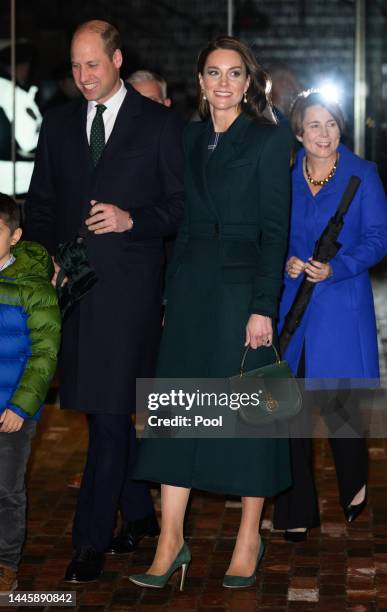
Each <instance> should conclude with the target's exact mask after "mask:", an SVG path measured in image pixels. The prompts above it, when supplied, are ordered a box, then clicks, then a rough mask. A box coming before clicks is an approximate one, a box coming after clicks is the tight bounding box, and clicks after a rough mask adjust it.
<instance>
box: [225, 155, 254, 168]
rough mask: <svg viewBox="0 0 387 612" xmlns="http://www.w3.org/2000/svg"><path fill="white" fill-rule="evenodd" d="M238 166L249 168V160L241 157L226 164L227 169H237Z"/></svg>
mask: <svg viewBox="0 0 387 612" xmlns="http://www.w3.org/2000/svg"><path fill="white" fill-rule="evenodd" d="M239 166H251V160H250V159H246V158H242V157H241V158H240V159H234V161H232V162H229V163H228V164H227V168H239Z"/></svg>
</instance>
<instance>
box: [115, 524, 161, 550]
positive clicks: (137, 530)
mask: <svg viewBox="0 0 387 612" xmlns="http://www.w3.org/2000/svg"><path fill="white" fill-rule="evenodd" d="M159 533H160V527H159V524H158V522H157V518H156V516H155V515H154V514H151V515H149V516H147V517H146V518H144V519H140V520H138V521H130V523H127V524H126V525H125V526H124V527H123V528H122V529H121V531H120V532H119V534H118V535H117V536H116V537H115V538H114V539H113V542H112V545H111V547H110V549H109V550H108V551H107V552H108V554H111V555H127V554H129V553H131V552H133V551H134V550H136V548H137V547H138V545H139V543H140V542H141V540H142V539H143V538H144V537H145V536H157V535H159Z"/></svg>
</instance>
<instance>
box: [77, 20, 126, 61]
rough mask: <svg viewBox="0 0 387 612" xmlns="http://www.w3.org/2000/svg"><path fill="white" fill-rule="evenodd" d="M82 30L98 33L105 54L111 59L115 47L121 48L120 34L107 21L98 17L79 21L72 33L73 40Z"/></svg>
mask: <svg viewBox="0 0 387 612" xmlns="http://www.w3.org/2000/svg"><path fill="white" fill-rule="evenodd" d="M83 32H91V33H93V34H99V35H100V37H101V38H102V41H103V43H104V47H105V53H106V55H107V56H108V57H109V58H110V59H112V58H113V55H114V52H115V51H116V50H117V49H121V47H122V43H121V36H120V33H119V31H118V30H117V28H116V27H115V26H114V25H112V24H111V23H109V22H108V21H102V20H100V19H93V20H91V21H85V23H81V25H79V26H78V27H77V29H76V30H75V32H74V34H73V39H72V40H73V41H74V39H75V37H76V36H78V34H82V33H83Z"/></svg>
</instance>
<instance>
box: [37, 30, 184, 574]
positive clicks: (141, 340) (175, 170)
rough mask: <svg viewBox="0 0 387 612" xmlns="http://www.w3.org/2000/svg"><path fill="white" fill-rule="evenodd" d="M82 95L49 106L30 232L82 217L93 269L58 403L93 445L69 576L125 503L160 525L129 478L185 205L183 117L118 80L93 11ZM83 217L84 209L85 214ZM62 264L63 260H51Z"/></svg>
mask: <svg viewBox="0 0 387 612" xmlns="http://www.w3.org/2000/svg"><path fill="white" fill-rule="evenodd" d="M71 60H72V69H73V76H74V80H75V83H76V85H77V87H78V88H79V89H80V91H81V93H82V94H83V97H82V98H81V99H80V100H75V101H74V102H70V103H68V104H65V105H63V106H60V107H57V108H54V109H52V110H50V111H48V112H47V114H46V116H45V119H44V122H43V126H42V130H41V133H40V139H39V145H38V151H37V156H36V164H35V170H34V174H33V177H32V181H31V186H30V191H29V195H28V198H27V201H26V226H27V227H26V230H27V234H28V235H29V236H30V237H32V238H34V239H35V240H38V241H40V242H41V243H43V244H44V245H45V246H46V247H47V248H48V250H49V252H50V253H51V254H52V255H54V253H55V251H56V249H57V247H58V244H59V243H62V242H65V241H68V240H71V239H73V238H74V237H75V236H76V235H77V233H78V231H79V229H80V227H81V226H83V224H84V223H85V222H86V225H87V227H88V230H89V234H88V237H87V238H86V245H87V250H88V255H89V260H90V263H91V264H92V266H93V268H94V269H95V272H96V274H97V277H98V281H97V283H96V284H95V285H94V287H93V288H92V289H91V291H90V292H89V293H88V294H87V295H86V296H85V297H84V298H82V300H81V301H80V302H79V303H78V304H77V306H76V307H75V308H74V310H73V311H72V313H71V315H70V316H69V317H68V318H67V319H66V320H65V321H64V325H63V338H62V348H61V356H60V375H61V388H60V395H61V405H62V407H63V408H73V409H76V410H80V411H81V412H84V413H86V415H87V420H88V426H89V448H88V456H87V462H86V467H85V472H84V477H83V481H82V485H81V490H80V493H79V498H78V505H77V510H76V515H75V519H74V526H73V543H74V547H75V549H76V552H75V556H74V559H73V561H72V562H71V563H70V565H69V567H68V568H67V571H66V579H67V580H70V581H76V582H85V581H89V580H94V579H96V578H97V577H98V576H99V574H100V573H101V571H102V566H103V558H104V552H105V551H106V550H108V549H109V546H110V545H111V539H112V535H113V530H114V526H115V520H116V513H117V509H118V508H119V509H120V511H121V515H122V518H123V523H124V527H123V532H122V536H123V537H124V536H125V537H126V536H128V538H129V540H130V542H129V543H131V544H134V545H136V544H137V543H138V541H139V539H140V538H141V537H142V536H144V535H152V534H155V532H156V529H157V527H158V526H157V523H156V524H155V517H154V511H153V505H152V502H151V498H150V494H149V489H148V486H147V485H145V483H134V482H131V480H130V473H131V466H132V464H133V458H134V451H135V432H134V428H133V425H132V421H131V414H130V413H131V412H133V411H134V410H135V381H136V377H150V376H152V375H153V373H154V365H155V360H156V356H157V350H158V344H159V336H160V327H161V316H160V314H161V291H162V270H163V255H162V253H163V245H162V240H163V238H164V237H165V236H170V235H173V234H174V233H175V232H176V230H177V227H178V225H179V222H180V218H181V214H182V182H181V178H182V176H181V175H182V153H181V142H180V140H181V129H180V122H179V120H178V118H177V116H176V115H175V114H174V112H173V111H171V110H169V109H167V108H165V107H163V106H162V105H160V104H155V103H154V102H152V101H150V100H148V99H146V98H144V97H143V96H141V95H139V94H138V93H137V92H136V91H134V90H133V89H132V88H131V87H130V86H128V88H126V87H125V86H124V84H123V82H122V81H121V80H120V76H119V70H120V66H121V63H122V54H121V51H120V40H119V34H118V32H117V30H116V29H115V28H114V27H113V26H111V25H110V24H109V23H106V22H103V21H97V20H94V21H90V22H87V23H85V24H82V25H81V26H79V27H78V29H77V30H76V32H75V34H74V36H73V40H72V45H71ZM85 220H86V221H85ZM56 272H58V266H56Z"/></svg>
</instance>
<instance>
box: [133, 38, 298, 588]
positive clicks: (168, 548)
mask: <svg viewBox="0 0 387 612" xmlns="http://www.w3.org/2000/svg"><path fill="white" fill-rule="evenodd" d="M198 84H199V91H200V106H199V111H200V114H201V116H202V118H203V121H202V122H198V123H192V124H190V125H189V126H188V127H187V129H186V132H185V138H184V146H185V155H186V176H185V190H186V211H185V219H184V222H183V225H182V227H181V229H180V232H179V235H178V238H177V242H176V247H175V251H174V256H173V259H172V262H171V265H170V269H169V271H168V275H167V276H168V278H167V308H166V317H165V326H164V332H163V338H162V343H161V349H160V355H159V362H158V372H157V373H158V376H159V377H162V378H216V377H220V378H223V377H228V376H232V375H234V374H236V373H237V372H238V371H239V366H240V360H241V354H242V352H243V346H248V345H249V346H250V347H251V348H252V349H257V350H252V351H249V355H248V363H247V368H246V369H253V368H257V367H259V366H263V365H266V364H268V363H271V362H272V361H274V357H273V353H274V351H273V349H272V348H271V346H270V345H271V343H272V341H273V340H274V342H276V341H277V338H276V337H275V336H274V339H273V329H274V322H275V319H276V317H277V303H278V298H279V295H280V291H281V284H282V271H283V265H284V258H285V254H286V250H287V235H288V217H289V199H290V168H289V165H290V164H289V156H290V147H291V143H292V136H291V134H290V131H289V130H288V129H287V128H279V127H277V126H276V125H275V120H274V118H273V115H272V111H271V106H270V102H269V100H268V96H267V91H268V90H269V87H268V81H267V77H266V75H265V73H264V72H263V71H262V69H261V68H260V67H259V66H258V65H257V63H256V61H255V58H254V56H253V54H252V53H251V51H250V50H249V48H248V47H246V46H245V45H244V44H242V43H241V42H239V41H238V40H236V39H234V38H232V37H227V36H222V37H218V38H217V39H215V40H214V41H213V42H212V43H210V44H209V45H208V46H207V47H206V48H205V49H204V50H203V51H202V52H201V54H200V56H199V61H198ZM135 478H139V479H142V480H150V481H156V482H160V483H162V487H161V507H162V527H161V535H160V538H159V542H158V547H157V551H156V556H155V559H154V562H153V564H152V566H151V567H150V568H149V570H148V572H147V573H146V574H136V575H133V576H131V577H130V579H131V580H132V581H133V582H135V583H136V584H138V585H141V586H150V587H158V588H161V587H162V586H164V585H165V584H166V582H167V581H168V579H169V577H170V575H171V574H172V573H173V572H174V571H175V570H176V569H178V568H179V567H182V582H181V588H182V585H183V582H184V576H185V571H186V569H187V567H188V564H189V561H190V553H189V550H188V547H187V545H186V544H185V543H184V539H183V520H184V514H185V510H186V505H187V501H188V497H189V493H190V489H191V488H192V487H194V488H197V489H202V490H207V491H216V492H222V493H226V494H233V495H240V496H241V497H242V516H241V523H240V528H239V531H238V536H237V540H236V544H235V548H234V552H233V555H232V558H231V562H230V565H229V568H228V570H227V573H226V575H225V577H224V581H223V585H224V586H228V587H241V586H249V585H250V584H253V583H254V581H255V574H256V570H257V567H258V565H259V562H260V560H261V559H262V557H263V553H264V545H263V543H262V541H261V538H260V535H259V523H260V516H261V511H262V506H263V501H264V497H266V496H272V495H275V494H276V493H278V492H280V491H282V490H284V489H286V488H287V487H289V486H290V484H291V479H290V469H289V452H288V442H287V440H286V439H262V438H261V439H253V438H250V439H240V440H237V439H214V438H212V439H208V438H207V439H185V440H181V439H175V440H173V439H145V440H143V441H142V443H141V448H140V452H139V457H138V461H137V466H136V470H135Z"/></svg>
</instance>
